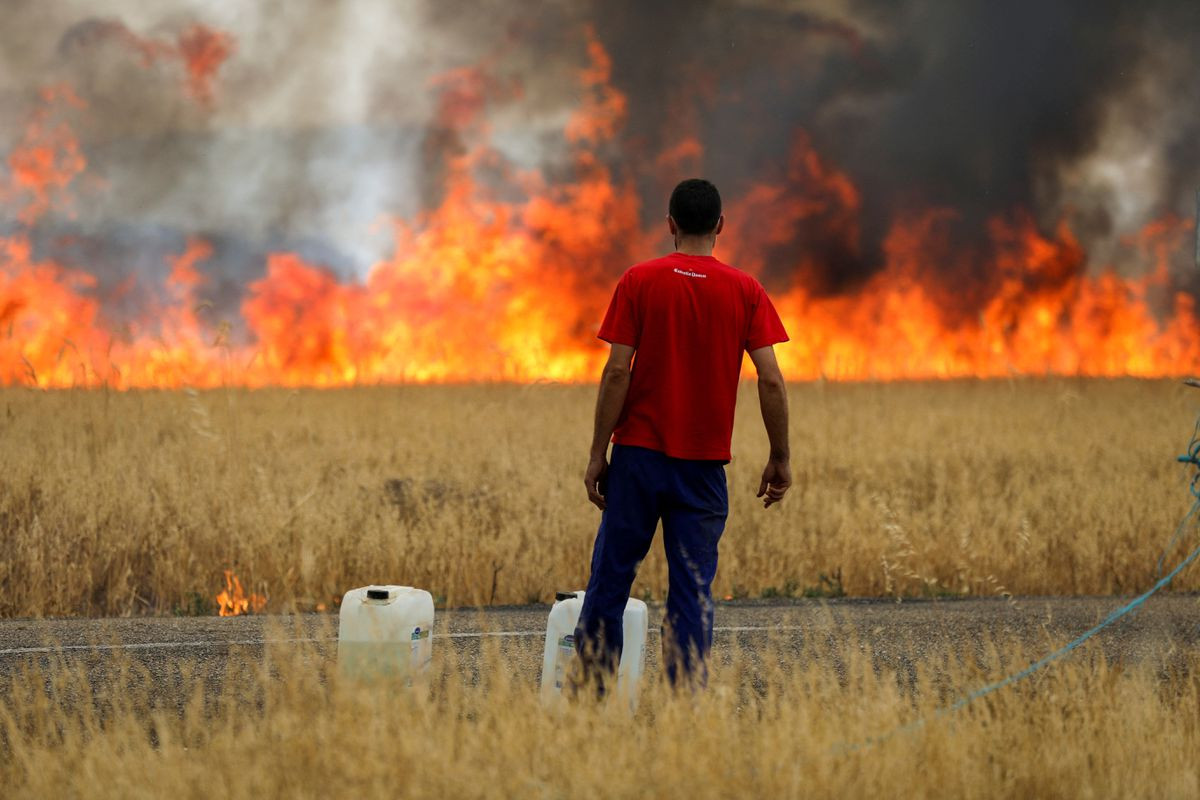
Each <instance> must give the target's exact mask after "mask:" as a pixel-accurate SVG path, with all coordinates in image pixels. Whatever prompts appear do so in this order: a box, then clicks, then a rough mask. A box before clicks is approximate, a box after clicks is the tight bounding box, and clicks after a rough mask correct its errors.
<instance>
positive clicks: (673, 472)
mask: <svg viewBox="0 0 1200 800" xmlns="http://www.w3.org/2000/svg"><path fill="white" fill-rule="evenodd" d="M604 499H605V506H606V508H605V510H604V513H603V516H602V517H601V519H600V530H599V532H598V533H597V534H596V545H595V548H594V549H593V551H592V575H591V578H590V579H589V580H588V585H587V594H586V595H585V597H584V599H583V609H582V610H581V611H580V614H579V626H578V627H577V628H576V629H575V646H576V649H577V651H578V652H579V655H580V658H581V660H582V664H583V668H584V674H585V675H587V676H590V677H593V678H594V679H596V680H599V681H600V682H601V691H603V686H602V682H603V676H604V675H605V674H606V673H607V674H612V673H613V672H614V671H615V669H616V666H617V664H618V663H619V662H620V659H621V647H622V644H623V629H622V618H623V617H624V614H625V603H626V602H627V601H628V600H629V590H630V588H631V587H632V586H633V579H634V578H635V577H636V576H637V570H638V566H639V565H640V564H641V563H642V560H643V559H644V558H645V557H646V554H647V553H648V552H650V545H651V543H652V542H653V541H654V531H655V529H656V528H657V527H658V522H659V520H662V527H663V547H664V549H665V550H666V554H667V566H668V570H669V590H668V592H667V613H666V617H665V618H664V620H663V637H662V641H663V664H664V666H665V667H666V672H667V678H668V679H669V680H670V682H671V683H672V685H678V684H679V682H680V680H681V679H684V680H686V681H689V682H696V683H700V684H703V683H704V682H705V680H706V678H707V672H706V670H705V667H704V661H705V658H706V657H707V655H708V651H709V649H710V648H711V647H712V629H713V602H712V589H711V587H712V581H713V577H714V576H715V575H716V572H717V542H718V541H720V539H721V533H722V532H723V531H724V530H725V519H726V517H727V516H728V515H729V493H728V490H727V488H726V485H725V465H724V462H721V461H688V460H684V459H678V458H670V457H668V456H666V455H664V454H663V453H660V452H658V451H656V450H648V449H646V448H644V447H632V446H629V445H619V444H617V445H613V448H612V459H611V462H610V464H609V468H608V480H607V486H606V487H604Z"/></svg>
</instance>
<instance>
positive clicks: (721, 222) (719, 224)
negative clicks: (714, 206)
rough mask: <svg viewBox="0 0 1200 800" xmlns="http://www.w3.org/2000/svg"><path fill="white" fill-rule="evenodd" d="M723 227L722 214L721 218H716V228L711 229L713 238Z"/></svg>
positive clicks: (723, 216)
mask: <svg viewBox="0 0 1200 800" xmlns="http://www.w3.org/2000/svg"><path fill="white" fill-rule="evenodd" d="M724 227H725V215H724V214H722V215H721V216H719V217H717V227H715V228H713V236H716V235H717V234H719V233H720V232H721V229H722V228H724Z"/></svg>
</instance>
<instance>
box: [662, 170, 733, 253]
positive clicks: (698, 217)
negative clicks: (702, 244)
mask: <svg viewBox="0 0 1200 800" xmlns="http://www.w3.org/2000/svg"><path fill="white" fill-rule="evenodd" d="M667 214H668V215H669V216H668V219H669V220H670V225H671V233H673V234H674V235H675V237H676V239H679V238H681V237H685V236H687V237H705V236H712V235H714V234H718V233H720V232H721V227H722V225H723V223H724V218H723V217H722V216H721V193H720V192H718V191H717V187H716V186H713V185H712V184H711V183H709V182H708V181H706V180H704V179H703V178H688V179H687V180H686V181H683V182H681V183H680V184H679V185H678V186H676V187H675V191H673V192H671V201H670V203H669V204H668V205H667Z"/></svg>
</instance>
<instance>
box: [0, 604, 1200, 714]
mask: <svg viewBox="0 0 1200 800" xmlns="http://www.w3.org/2000/svg"><path fill="white" fill-rule="evenodd" d="M1126 601H1127V600H1126V599H1123V598H1110V597H1103V598H1099V597H1098V598H1090V597H1084V598H1057V597H1046V598H1016V599H1012V600H1005V599H999V598H997V599H967V600H957V599H956V600H918V601H905V602H903V603H896V602H894V601H886V600H854V599H842V600H823V601H817V600H795V601H786V600H784V601H759V602H754V601H744V602H736V603H722V604H720V605H719V606H718V607H717V612H716V632H715V637H714V657H715V658H717V659H724V660H727V661H728V660H731V659H748V660H749V661H751V662H753V661H756V660H759V661H761V660H764V659H771V658H774V659H777V660H779V661H780V662H781V663H783V662H789V661H791V662H799V661H801V660H805V659H816V660H817V661H827V662H829V664H830V666H831V668H834V669H840V668H841V661H842V659H843V658H844V657H845V655H846V653H847V652H850V651H851V650H857V651H859V652H861V653H863V654H864V655H867V656H869V657H870V658H871V659H872V660H873V663H874V664H875V666H876V667H877V668H885V667H889V666H890V667H893V668H906V669H909V670H912V669H914V668H915V667H916V666H917V665H919V664H921V663H922V662H925V661H926V660H927V659H930V658H933V657H936V658H939V659H940V658H942V657H944V656H945V654H947V653H951V654H957V655H958V656H959V657H962V658H974V659H975V661H976V663H978V664H979V665H980V666H983V667H986V668H989V669H1002V670H1003V669H1009V668H1013V667H1015V668H1020V667H1022V666H1024V665H1025V664H1027V663H1028V662H1029V661H1031V660H1033V659H1036V658H1039V657H1041V656H1043V655H1045V654H1046V653H1049V652H1051V651H1053V650H1054V649H1056V648H1057V647H1059V646H1061V645H1063V644H1064V643H1066V642H1068V641H1070V640H1071V639H1073V638H1075V637H1076V636H1078V635H1079V634H1081V633H1083V632H1084V631H1087V630H1088V629H1089V628H1091V627H1093V626H1095V625H1096V624H1097V623H1099V622H1100V621H1101V620H1103V619H1104V618H1105V617H1106V616H1107V615H1108V614H1109V613H1110V612H1111V611H1113V610H1114V609H1116V608H1118V607H1120V606H1121V605H1123V604H1124V603H1125V602H1126ZM548 611H549V607H548V606H523V607H498V608H488V609H450V610H441V611H438V613H437V616H436V621H435V626H434V654H435V659H436V660H437V661H438V662H439V663H440V664H441V665H442V669H443V670H450V671H458V672H462V673H464V674H466V675H467V676H468V679H471V676H472V675H477V674H478V669H479V663H480V656H481V654H482V653H484V652H491V651H492V650H495V651H498V652H499V653H500V655H501V657H502V658H503V659H504V663H506V664H508V665H509V668H510V669H511V670H512V671H513V673H514V674H515V675H518V676H520V677H521V678H522V679H525V680H528V681H530V683H531V684H536V682H537V681H538V679H539V673H540V670H541V657H542V647H543V644H544V631H545V625H546V615H547V613H548ZM661 617H662V607H661V606H660V605H651V606H650V624H651V637H650V642H649V646H648V647H647V674H648V675H653V674H654V673H656V672H657V668H658V660H659V659H658V650H659V637H658V632H657V628H658V625H659V624H660V621H661ZM336 635H337V617H336V615H298V616H248V617H233V618H225V619H222V618H215V617H199V618H198V617H178V618H160V617H149V618H126V619H60V620H0V677H3V676H8V675H12V674H13V673H14V672H16V671H21V670H23V669H25V668H27V667H40V668H41V669H42V670H43V671H44V672H46V674H47V675H51V674H53V673H54V672H56V671H58V670H62V669H64V668H68V669H79V668H81V669H83V670H85V671H86V672H87V673H88V674H89V676H90V677H91V679H92V680H93V681H96V682H100V681H102V680H103V679H104V677H105V676H107V675H110V674H111V673H113V671H114V670H117V669H126V670H128V669H129V668H130V667H132V668H133V669H134V671H135V672H136V673H137V674H140V675H142V676H144V680H146V681H148V682H149V684H150V685H151V686H154V687H157V689H158V691H161V692H162V693H163V694H164V695H173V694H177V695H178V696H179V698H180V700H181V701H182V699H183V698H184V697H186V696H187V695H188V694H189V693H190V692H191V691H192V690H193V689H194V687H195V686H196V682H197V681H201V682H203V684H204V685H205V687H206V688H207V689H208V690H209V691H214V692H215V691H219V690H220V688H221V686H222V685H223V683H225V682H226V681H227V680H228V677H229V675H230V674H232V673H231V669H232V665H235V664H237V665H242V666H243V667H245V665H253V664H256V663H261V662H262V661H263V656H264V653H267V652H268V651H270V652H281V653H284V654H287V653H292V654H296V655H298V656H299V657H301V658H304V659H308V660H311V661H313V662H314V664H315V666H317V667H318V668H321V669H325V668H328V667H330V666H331V665H332V664H333V663H334V659H335V658H336V652H337V648H336ZM1087 652H1088V654H1089V655H1087V656H1073V657H1076V658H1078V657H1098V656H1102V657H1104V658H1106V659H1107V660H1109V661H1111V662H1122V663H1135V662H1136V663H1145V662H1149V663H1150V664H1152V665H1154V666H1155V667H1162V666H1167V665H1170V664H1172V663H1179V664H1186V663H1187V661H1188V660H1189V659H1194V658H1195V657H1196V656H1197V655H1200V596H1196V595H1170V596H1163V597H1158V598H1152V599H1151V600H1149V601H1148V602H1147V603H1146V604H1145V605H1144V606H1142V608H1141V609H1139V610H1138V611H1137V612H1136V613H1134V614H1131V615H1129V616H1128V617H1126V618H1124V619H1122V620H1121V621H1119V622H1118V623H1116V624H1115V625H1113V626H1112V627H1110V628H1108V629H1106V630H1105V631H1103V632H1102V633H1100V634H1098V635H1097V636H1096V637H1095V639H1094V640H1093V641H1092V642H1091V643H1090V644H1089V648H1088V651H1087ZM998 653H1001V654H1000V655H998ZM1003 653H1007V654H1008V655H1007V656H1006V655H1003ZM998 658H999V659H1006V658H1007V661H1006V662H1005V663H996V660H997V659H998ZM0 689H2V685H0Z"/></svg>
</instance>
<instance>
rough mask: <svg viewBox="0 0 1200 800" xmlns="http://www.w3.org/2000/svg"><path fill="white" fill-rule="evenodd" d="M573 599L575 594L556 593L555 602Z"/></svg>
mask: <svg viewBox="0 0 1200 800" xmlns="http://www.w3.org/2000/svg"><path fill="white" fill-rule="evenodd" d="M573 597H575V593H574V592H555V593H554V599H555V600H570V599H572V598H573Z"/></svg>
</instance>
